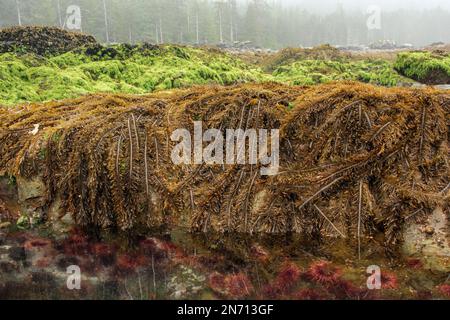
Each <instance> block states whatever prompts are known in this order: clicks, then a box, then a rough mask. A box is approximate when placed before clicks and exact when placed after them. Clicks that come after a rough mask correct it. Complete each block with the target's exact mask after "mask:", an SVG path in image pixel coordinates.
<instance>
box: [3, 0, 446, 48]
mask: <svg viewBox="0 0 450 320" xmlns="http://www.w3.org/2000/svg"><path fill="white" fill-rule="evenodd" d="M71 5H75V6H79V7H80V12H81V24H80V28H79V29H80V30H79V31H82V32H85V33H89V34H92V35H94V36H95V37H96V38H97V40H98V41H100V42H107V43H117V42H129V43H137V42H151V43H158V44H161V43H181V44H231V45H232V44H233V43H236V42H249V43H251V44H252V45H253V46H255V47H260V48H272V49H279V48H283V47H300V46H303V47H310V46H316V45H320V44H325V43H328V44H331V45H340V46H352V45H369V44H372V43H376V42H384V41H390V42H395V43H397V44H411V45H413V46H415V47H422V46H427V45H429V44H432V43H436V42H443V43H450V0H0V27H7V26H15V25H18V24H19V19H18V16H20V23H21V24H22V25H48V26H59V27H64V28H66V29H67V26H71V25H73V23H72V24H69V23H66V22H67V20H68V19H71V18H70V13H67V12H66V10H67V8H68V7H69V6H71ZM374 5H375V6H378V7H379V9H380V12H381V16H380V28H377V29H370V28H368V25H367V21H368V12H367V9H368V8H369V7H370V6H374Z"/></svg>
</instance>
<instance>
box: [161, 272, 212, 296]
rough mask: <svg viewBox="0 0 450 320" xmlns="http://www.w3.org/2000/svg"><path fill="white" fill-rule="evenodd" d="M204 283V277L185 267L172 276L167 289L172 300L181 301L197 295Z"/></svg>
mask: <svg viewBox="0 0 450 320" xmlns="http://www.w3.org/2000/svg"><path fill="white" fill-rule="evenodd" d="M205 281H206V277H204V276H203V275H201V274H198V273H197V272H195V271H194V270H192V269H190V268H188V267H186V266H181V267H180V268H179V270H178V272H177V273H176V274H175V275H174V276H172V278H171V279H170V281H169V283H168V285H167V287H168V289H169V292H170V296H171V297H172V298H174V299H183V298H188V297H192V296H195V295H197V294H198V293H199V292H200V291H201V290H203V289H204V282H205Z"/></svg>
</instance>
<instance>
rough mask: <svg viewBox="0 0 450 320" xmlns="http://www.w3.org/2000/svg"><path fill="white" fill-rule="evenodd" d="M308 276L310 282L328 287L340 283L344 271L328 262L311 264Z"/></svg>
mask: <svg viewBox="0 0 450 320" xmlns="http://www.w3.org/2000/svg"><path fill="white" fill-rule="evenodd" d="M307 275H308V277H309V279H310V280H312V281H315V282H317V283H319V284H322V285H326V286H328V285H334V284H336V283H337V282H338V280H339V279H340V278H341V275H342V271H341V269H339V268H338V267H336V266H333V265H332V264H331V263H330V262H328V261H318V262H314V263H313V264H311V266H310V268H309V270H308V273H307Z"/></svg>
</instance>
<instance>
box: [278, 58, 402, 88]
mask: <svg viewBox="0 0 450 320" xmlns="http://www.w3.org/2000/svg"><path fill="white" fill-rule="evenodd" d="M273 76H274V78H275V80H276V81H280V82H285V83H290V84H294V85H312V84H317V83H325V82H330V81H337V80H353V81H361V82H365V83H372V84H376V85H382V86H388V87H390V86H395V85H397V84H399V83H400V82H408V81H409V80H408V79H405V78H404V77H402V76H400V75H399V74H398V73H397V72H395V70H394V69H393V66H392V64H391V63H389V62H388V61H384V60H350V59H339V60H320V59H318V60H300V61H296V62H293V63H291V64H287V65H283V66H280V67H278V68H277V69H276V70H275V71H274V72H273Z"/></svg>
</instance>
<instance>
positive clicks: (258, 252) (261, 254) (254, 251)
mask: <svg viewBox="0 0 450 320" xmlns="http://www.w3.org/2000/svg"><path fill="white" fill-rule="evenodd" d="M250 254H251V256H252V257H253V258H255V259H256V260H258V261H259V262H262V263H266V262H267V261H268V260H269V253H268V252H267V251H266V250H265V249H264V248H263V247H261V246H260V245H259V244H254V245H253V246H252V247H251V248H250Z"/></svg>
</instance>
